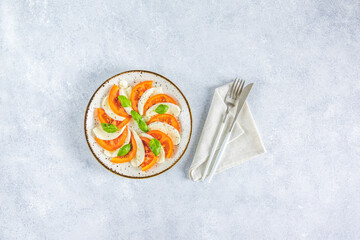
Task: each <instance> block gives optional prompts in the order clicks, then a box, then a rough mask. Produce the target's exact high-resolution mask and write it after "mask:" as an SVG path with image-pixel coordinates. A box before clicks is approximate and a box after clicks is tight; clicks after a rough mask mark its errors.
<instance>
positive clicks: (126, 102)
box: [118, 95, 131, 107]
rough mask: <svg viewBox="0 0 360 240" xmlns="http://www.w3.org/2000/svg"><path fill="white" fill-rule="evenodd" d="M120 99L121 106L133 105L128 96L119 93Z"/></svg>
mask: <svg viewBox="0 0 360 240" xmlns="http://www.w3.org/2000/svg"><path fill="white" fill-rule="evenodd" d="M118 99H119V101H120V102H121V106H123V107H131V101H130V100H129V99H128V98H127V97H126V96H124V95H119V96H118Z"/></svg>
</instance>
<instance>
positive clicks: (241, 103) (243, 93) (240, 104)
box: [209, 83, 254, 183]
mask: <svg viewBox="0 0 360 240" xmlns="http://www.w3.org/2000/svg"><path fill="white" fill-rule="evenodd" d="M253 85H254V84H253V83H251V84H249V85H247V86H246V87H245V88H244V90H243V86H244V85H243V86H242V87H241V90H240V98H239V102H238V106H237V109H236V114H235V117H234V119H233V121H232V123H231V126H230V128H229V130H228V132H227V133H226V136H225V138H224V141H223V143H222V145H221V147H220V150H219V153H218V154H217V156H216V158H215V161H214V164H213V167H212V169H211V171H210V174H209V183H210V182H211V180H212V178H213V176H214V173H215V171H216V169H217V166H218V165H219V163H220V160H221V156H222V154H223V152H224V150H225V148H226V145H227V143H228V141H229V139H230V135H231V131H232V130H233V128H234V125H235V122H236V119H237V117H238V116H239V113H240V111H241V109H242V107H243V106H244V103H245V101H246V98H247V96H248V95H249V93H250V91H251V88H252V86H253Z"/></svg>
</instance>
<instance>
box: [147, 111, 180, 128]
mask: <svg viewBox="0 0 360 240" xmlns="http://www.w3.org/2000/svg"><path fill="white" fill-rule="evenodd" d="M153 122H164V123H167V124H169V125H171V126H173V127H174V128H176V129H177V130H178V131H179V132H180V124H179V122H178V120H176V118H175V117H174V116H173V115H170V114H157V115H155V116H153V117H152V118H151V119H150V120H149V122H148V124H150V123H153Z"/></svg>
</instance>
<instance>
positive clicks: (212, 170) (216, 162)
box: [209, 132, 231, 183]
mask: <svg viewBox="0 0 360 240" xmlns="http://www.w3.org/2000/svg"><path fill="white" fill-rule="evenodd" d="M230 135H231V132H227V134H226V137H225V139H224V142H223V143H222V145H221V148H220V150H219V153H218V154H217V156H216V158H215V162H214V165H213V167H212V169H211V172H210V174H209V183H210V182H211V179H212V178H213V176H214V173H215V171H216V169H217V167H218V165H219V163H220V160H221V156H222V154H223V152H224V150H225V148H226V145H227V143H228V141H229V139H230Z"/></svg>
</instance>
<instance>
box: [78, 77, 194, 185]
mask: <svg viewBox="0 0 360 240" xmlns="http://www.w3.org/2000/svg"><path fill="white" fill-rule="evenodd" d="M132 72H140V73H142V72H146V73H150V74H154V75H156V76H159V77H162V78H164V79H165V80H166V81H168V82H169V83H170V84H172V85H173V86H174V87H175V88H176V89H177V90H178V91H179V92H180V94H181V95H182V96H183V98H184V99H185V102H186V105H187V106H188V108H189V113H190V134H189V140H188V142H187V143H186V146H185V149H184V151H183V153H182V154H181V155H180V157H179V158H178V159H176V161H175V162H174V163H173V164H171V165H170V166H169V167H168V168H166V169H164V170H162V171H161V172H158V173H156V174H153V175H149V176H142V177H133V176H127V175H123V174H121V173H118V172H116V171H114V170H112V169H110V168H108V167H107V166H106V165H105V164H104V163H103V162H102V161H101V160H100V159H99V158H98V157H97V156H96V154H95V153H94V151H93V150H92V148H91V146H90V142H89V139H88V136H87V134H86V120H87V115H88V112H89V106H90V104H91V103H92V101H93V98H94V97H95V95H96V93H97V92H98V91H99V89H100V88H102V87H103V86H104V85H105V84H106V83H107V82H109V81H110V80H111V79H113V78H115V77H118V76H120V75H123V74H127V73H132ZM192 128H193V118H192V112H191V108H190V104H189V102H188V100H187V99H186V97H185V95H184V94H183V93H182V91H181V90H180V88H178V86H176V84H175V83H173V82H172V81H171V80H170V79H168V78H167V77H164V76H163V75H161V74H158V73H155V72H152V71H148V70H128V71H125V72H121V73H118V74H116V75H114V76H112V77H110V78H108V79H107V80H105V82H103V83H102V84H101V85H100V86H99V87H98V88H97V89H96V90H95V92H94V94H93V95H92V96H91V98H90V100H89V102H88V104H87V106H86V109H85V115H84V134H85V139H86V143H87V145H88V147H89V149H90V152H91V153H92V155H93V156H94V158H95V159H96V160H97V161H98V162H99V163H100V164H101V166H103V167H104V168H105V169H106V170H108V171H110V172H112V173H114V174H116V175H119V176H121V177H124V178H130V179H145V178H152V177H155V176H158V175H160V174H163V173H164V172H166V171H168V170H169V169H171V168H172V167H174V166H175V165H176V164H177V163H178V162H179V161H180V159H181V158H182V157H183V156H184V154H185V152H186V151H187V148H188V146H189V143H190V140H191V135H192Z"/></svg>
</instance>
